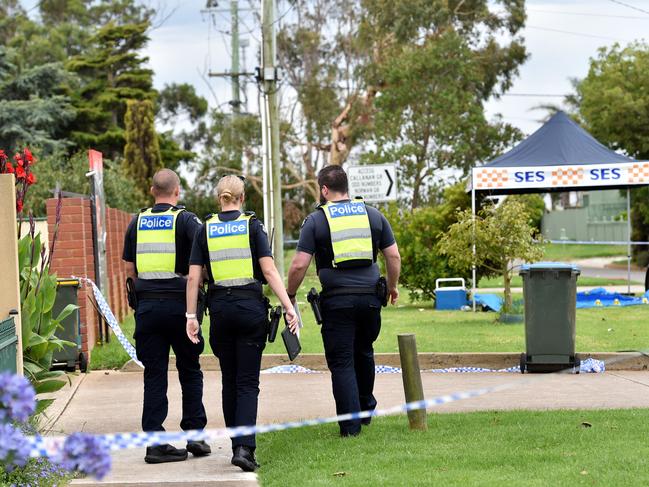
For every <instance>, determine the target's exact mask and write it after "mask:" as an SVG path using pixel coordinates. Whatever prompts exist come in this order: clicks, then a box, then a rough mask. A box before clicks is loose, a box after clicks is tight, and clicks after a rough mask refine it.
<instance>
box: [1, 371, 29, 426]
mask: <svg viewBox="0 0 649 487" xmlns="http://www.w3.org/2000/svg"><path fill="white" fill-rule="evenodd" d="M35 407H36V394H35V393H34V388H33V387H32V385H31V384H30V383H29V381H28V380H27V379H25V378H24V377H22V376H19V375H15V374H12V373H10V372H3V373H1V374H0V421H3V422H5V421H19V422H21V423H24V422H25V421H27V420H28V419H29V417H30V416H31V415H32V414H34V409H35Z"/></svg>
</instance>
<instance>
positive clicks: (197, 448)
mask: <svg viewBox="0 0 649 487" xmlns="http://www.w3.org/2000/svg"><path fill="white" fill-rule="evenodd" d="M187 451H188V452H189V453H191V454H192V455H194V456H195V457H205V456H207V455H209V454H210V453H212V449H211V448H210V445H208V444H207V443H205V442H204V441H188V442H187Z"/></svg>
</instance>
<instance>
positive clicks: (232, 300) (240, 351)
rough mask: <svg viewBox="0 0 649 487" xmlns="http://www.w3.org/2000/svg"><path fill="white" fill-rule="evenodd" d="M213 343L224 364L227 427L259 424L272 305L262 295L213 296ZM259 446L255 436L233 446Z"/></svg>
mask: <svg viewBox="0 0 649 487" xmlns="http://www.w3.org/2000/svg"><path fill="white" fill-rule="evenodd" d="M209 307H210V345H211V346H212V350H213V352H214V355H216V357H217V358H218V359H219V363H220V365H221V380H222V392H221V398H222V403H223V419H224V420H225V425H226V426H227V427H234V426H252V425H255V424H257V403H258V398H259V373H260V369H261V354H262V352H263V351H264V347H265V346H266V334H267V323H268V308H267V307H266V304H265V303H264V302H263V301H262V300H261V298H259V299H254V298H251V299H241V298H238V297H234V296H224V297H218V298H211V299H210V306H209ZM239 445H244V446H248V447H250V448H252V449H253V450H254V449H255V447H256V442H255V436H254V435H249V436H242V437H239V438H233V439H232V448H234V447H236V446H239Z"/></svg>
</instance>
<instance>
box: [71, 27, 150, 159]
mask: <svg viewBox="0 0 649 487" xmlns="http://www.w3.org/2000/svg"><path fill="white" fill-rule="evenodd" d="M149 25H150V24H149V21H148V20H146V21H144V22H140V23H127V24H121V25H120V24H117V23H115V22H109V23H108V24H107V25H105V26H104V27H102V28H101V29H99V31H98V32H97V34H96V35H95V36H94V37H93V38H92V41H91V47H90V48H89V49H88V50H87V51H86V52H84V53H82V54H80V55H79V56H76V57H74V58H73V59H71V60H70V62H69V63H68V68H69V69H71V70H72V71H74V72H76V73H78V74H79V75H80V76H81V78H82V86H81V88H80V90H79V91H78V93H76V99H75V106H76V107H77V109H78V114H77V119H76V121H75V124H74V131H73V132H72V138H73V140H74V142H75V143H76V145H77V146H78V147H79V148H81V149H83V148H89V147H92V148H94V149H97V150H100V151H102V152H103V153H104V155H106V156H107V157H109V158H111V159H115V158H117V157H119V156H120V155H121V153H122V152H123V150H124V144H125V137H124V123H123V121H124V116H125V114H126V105H127V100H139V101H145V100H148V101H153V100H155V98H156V92H155V90H154V89H153V71H151V70H150V69H147V68H145V67H144V65H145V63H146V62H147V61H148V58H146V57H145V56H142V55H141V54H140V52H141V50H142V49H143V48H144V47H145V45H146V43H147V42H148V40H149V38H148V35H147V29H148V28H149Z"/></svg>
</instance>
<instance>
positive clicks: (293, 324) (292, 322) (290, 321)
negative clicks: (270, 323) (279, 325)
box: [286, 308, 299, 335]
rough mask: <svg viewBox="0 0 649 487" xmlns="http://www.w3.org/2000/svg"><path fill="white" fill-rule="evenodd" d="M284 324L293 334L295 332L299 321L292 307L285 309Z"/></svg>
mask: <svg viewBox="0 0 649 487" xmlns="http://www.w3.org/2000/svg"><path fill="white" fill-rule="evenodd" d="M286 324H287V325H288V329H289V330H291V333H293V335H295V334H296V333H297V329H298V324H299V323H298V319H297V313H296V312H295V310H294V309H293V308H291V309H287V310H286Z"/></svg>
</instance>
